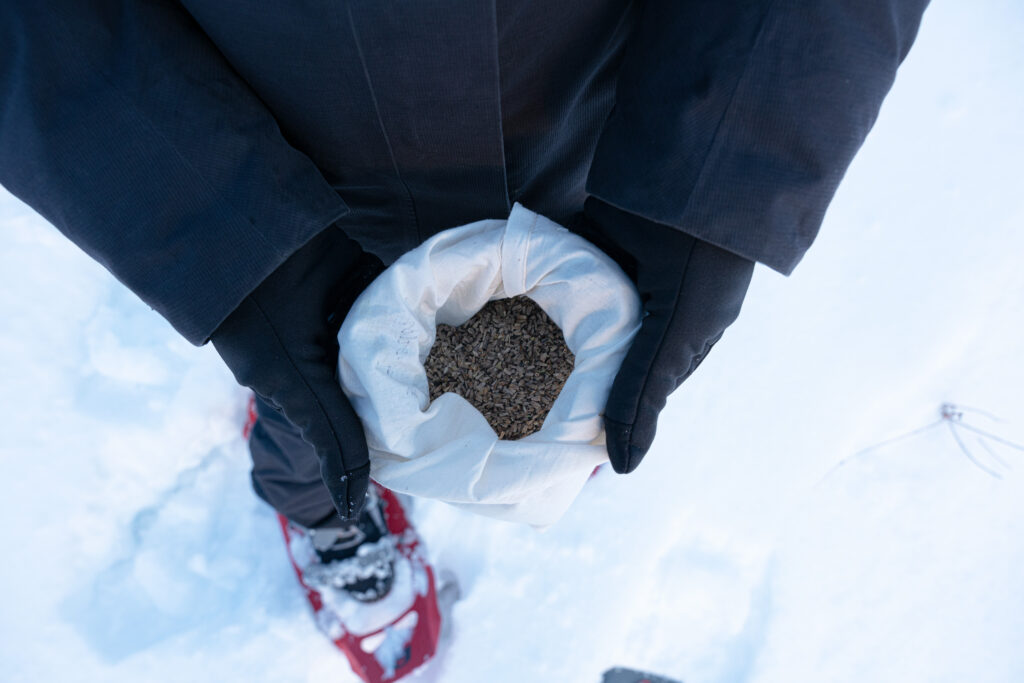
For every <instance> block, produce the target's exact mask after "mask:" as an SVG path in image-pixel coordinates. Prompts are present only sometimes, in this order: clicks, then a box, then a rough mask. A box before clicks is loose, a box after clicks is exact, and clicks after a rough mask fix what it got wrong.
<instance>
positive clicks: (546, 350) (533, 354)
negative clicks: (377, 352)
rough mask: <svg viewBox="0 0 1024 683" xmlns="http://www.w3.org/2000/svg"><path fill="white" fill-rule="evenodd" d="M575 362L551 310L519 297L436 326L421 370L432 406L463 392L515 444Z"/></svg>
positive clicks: (538, 420)
mask: <svg viewBox="0 0 1024 683" xmlns="http://www.w3.org/2000/svg"><path fill="white" fill-rule="evenodd" d="M573 361H574V358H573V354H572V351H570V350H569V348H568V347H567V346H566V345H565V339H564V338H563V337H562V331H561V330H560V329H558V326H557V325H555V323H554V322H552V320H551V318H549V317H548V316H547V313H545V312H544V311H543V310H542V309H541V307H540V306H538V305H537V304H535V303H534V302H533V300H532V299H530V298H529V297H526V296H517V297H513V298H511V299H500V300H498V301H491V302H490V303H488V304H487V305H486V306H484V307H483V308H482V309H480V312H478V313H477V314H476V315H474V316H473V317H472V318H470V319H469V320H467V321H466V322H465V323H463V324H462V325H459V326H458V327H452V326H451V325H438V326H437V339H436V340H435V341H434V346H433V347H431V349H430V355H428V356H427V361H426V363H425V364H424V365H425V366H426V370H427V382H428V384H429V386H430V400H431V401H433V400H434V399H435V398H437V397H438V396H440V395H441V394H443V393H445V392H449V391H450V392H452V393H455V394H459V395H460V396H462V397H463V398H464V399H466V400H467V401H469V402H470V403H471V404H472V405H473V407H474V408H476V409H477V410H479V411H480V413H481V414H482V415H483V416H484V417H485V418H487V422H489V423H490V425H491V427H492V428H493V429H494V431H495V432H497V434H498V438H499V439H506V440H510V441H511V440H515V439H519V438H522V437H524V436H526V435H527V434H533V433H534V432H536V431H538V430H539V429H540V428H541V425H543V424H544V418H545V417H547V414H548V411H550V410H551V406H552V405H553V404H554V402H555V398H557V396H558V394H559V392H561V391H562V385H564V384H565V380H566V379H568V377H569V373H571V372H572V368H573Z"/></svg>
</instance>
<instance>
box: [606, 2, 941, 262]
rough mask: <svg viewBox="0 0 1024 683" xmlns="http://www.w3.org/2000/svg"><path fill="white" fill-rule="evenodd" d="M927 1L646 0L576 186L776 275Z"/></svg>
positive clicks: (868, 118) (821, 208)
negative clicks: (583, 182)
mask: <svg viewBox="0 0 1024 683" xmlns="http://www.w3.org/2000/svg"><path fill="white" fill-rule="evenodd" d="M927 3H928V0H811V1H808V0H646V2H645V3H644V5H643V7H642V10H641V15H640V17H639V18H638V23H637V25H636V27H635V28H634V31H633V33H632V34H631V36H630V40H629V44H628V45H627V48H626V53H625V55H624V57H623V62H622V66H621V70H620V72H619V80H618V85H617V90H616V101H615V106H614V108H613V110H612V112H611V114H610V116H609V118H608V120H607V121H606V123H605V126H604V129H603V131H602V133H601V136H600V138H599V141H598V145H597V149H596V152H595V156H594V159H593V162H592V164H591V168H590V172H589V175H588V179H587V186H586V189H587V192H588V193H590V194H592V195H595V196H596V197H598V198H599V199H602V200H604V201H606V202H608V203H609V204H613V205H615V206H617V207H619V208H621V209H623V210H626V211H629V212H630V213H633V214H636V215H639V216H642V217H644V218H647V219H649V220H652V221H656V222H659V223H663V224H666V225H669V226H673V227H675V228H678V229H680V230H683V231H685V232H687V233H689V234H691V235H693V236H695V237H697V238H699V239H702V240H704V241H706V242H711V243H712V244H715V245H717V246H719V247H722V248H725V249H728V250H730V251H732V252H734V253H736V254H739V255H740V256H744V257H746V258H748V259H750V260H753V261H759V262H761V263H764V264H766V265H768V266H770V267H771V268H774V269H775V270H778V271H780V272H782V273H785V274H789V273H790V272H791V271H792V270H793V268H794V267H795V266H796V264H797V263H798V262H799V261H800V259H801V258H802V256H803V254H804V252H805V251H806V250H807V248H808V247H809V246H810V245H811V242H812V241H813V240H814V238H815V235H816V234H817V232H818V229H819V227H820V225H821V221H822V218H823V217H824V214H825V209H826V208H827V207H828V204H829V202H830V201H831V200H832V196H833V194H834V193H835V190H836V187H837V186H838V184H839V181H840V180H841V179H842V177H843V175H844V174H845V172H846V168H847V167H848V166H849V164H850V161H851V160H852V159H853V156H854V154H855V153H856V152H857V150H858V149H859V148H860V145H861V143H862V142H863V141H864V138H865V137H866V136H867V134H868V131H869V130H870V129H871V126H872V125H873V124H874V121H875V118H876V116H877V114H878V110H879V107H880V106H881V103H882V99H883V98H884V97H885V95H886V93H887V92H888V91H889V88H890V87H891V85H892V82H893V79H894V78H895V75H896V69H897V67H898V66H899V65H900V63H901V62H902V61H903V59H904V57H905V56H906V55H907V52H908V50H909V49H910V46H911V43H912V42H913V40H914V37H915V36H916V34H917V29H918V25H919V23H920V20H921V15H922V14H923V12H924V9H925V7H926V5H927Z"/></svg>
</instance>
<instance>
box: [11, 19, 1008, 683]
mask: <svg viewBox="0 0 1024 683" xmlns="http://www.w3.org/2000/svg"><path fill="white" fill-rule="evenodd" d="M1021 35H1024V7H1021V5H1020V3H1017V2H1014V1H1013V0H995V1H994V2H989V3H982V4H970V3H954V2H951V1H950V0H945V1H943V0H937V2H935V3H934V4H933V6H932V7H931V8H930V9H929V11H928V14H927V15H926V16H925V20H924V24H923V26H922V29H921V35H920V38H919V40H918V43H917V45H916V46H915V48H914V49H913V50H912V52H911V54H910V57H909V58H908V60H907V62H906V64H905V65H904V68H903V69H902V71H901V74H900V76H899V78H898V80H897V83H896V86H895V88H894V89H893V92H892V94H891V96H890V97H889V99H888V100H887V102H886V104H885V106H884V108H883V111H882V114H881V116H880V118H879V121H878V124H877V126H876V128H875V130H874V132H873V133H872V135H871V137H870V138H869V140H868V142H867V144H866V145H865V147H864V148H863V150H862V151H861V153H860V155H859V156H858V158H857V159H856V160H855V162H854V164H853V166H852V167H851V169H850V171H849V173H848V175H847V178H846V180H845V181H844V183H843V185H842V187H841V188H840V191H839V193H838V195H837V197H836V200H835V202H834V203H833V206H832V208H831V209H830V211H829V214H828V216H827V219H826V224H825V226H824V228H823V230H822V234H821V236H820V238H819V240H818V242H817V243H816V245H815V246H814V248H813V249H812V250H811V251H810V253H809V255H808V257H807V258H806V259H805V262H804V263H803V264H801V266H800V267H799V268H798V269H797V271H796V273H795V274H794V275H793V276H792V277H791V278H788V279H786V278H781V277H779V276H778V275H775V274H773V273H771V272H770V271H767V270H764V269H760V270H759V271H758V272H757V273H756V275H755V280H754V282H753V284H752V286H751V291H750V295H749V296H748V299H747V302H746V304H745V309H744V313H743V315H742V316H741V317H740V320H739V321H738V322H737V323H736V324H735V325H734V327H733V328H732V329H731V330H730V331H729V333H728V334H726V336H725V338H724V339H723V341H722V342H721V343H720V344H719V345H718V346H717V347H716V349H715V351H714V353H712V354H711V355H710V357H709V358H708V360H707V361H706V362H705V363H704V365H703V366H702V368H701V369H700V371H699V372H698V373H697V374H696V375H695V376H694V377H693V378H691V379H690V380H689V381H688V382H687V383H686V385H684V387H683V388H682V389H681V390H680V391H679V392H677V393H676V395H674V396H673V397H672V399H671V400H670V403H669V406H668V408H667V409H666V413H665V417H664V418H663V420H662V423H661V431H660V433H659V438H658V440H657V442H656V444H655V447H654V449H653V451H652V452H651V453H650V454H649V456H648V458H647V460H646V461H645V462H644V463H643V464H642V466H641V467H640V468H639V469H638V470H637V471H636V472H635V473H633V474H631V475H629V476H626V477H620V476H618V475H614V474H613V473H610V472H602V473H601V474H600V475H598V476H597V477H596V478H595V479H594V480H592V481H591V482H590V483H589V484H588V485H587V487H586V488H585V489H584V491H583V493H582V494H581V496H580V498H579V499H578V500H577V501H576V503H575V504H574V506H573V507H572V508H571V509H570V510H569V512H568V513H567V515H566V517H565V518H563V519H562V520H561V521H560V522H559V523H558V524H556V525H554V526H553V527H552V528H550V529H549V530H548V531H546V532H544V533H538V532H535V531H533V530H532V529H530V528H528V527H520V526H514V525H510V524H505V523H501V522H497V521H494V520H488V519H486V518H481V517H476V516H472V515H469V514H467V513H463V512H460V511H458V510H456V509H454V508H451V507H446V506H444V505H443V504H438V503H433V502H429V501H418V502H417V504H416V506H415V508H414V511H413V513H412V518H413V520H414V522H415V523H416V524H417V527H418V529H419V531H420V533H421V535H422V536H423V538H424V540H425V542H426V544H427V550H428V552H429V553H430V556H431V558H432V560H433V561H434V562H435V564H436V565H437V566H439V567H445V568H448V569H450V570H452V571H453V572H454V574H455V575H456V576H457V577H458V579H459V581H460V583H461V593H462V596H463V597H462V599H461V600H460V601H459V602H458V603H456V605H455V607H454V611H453V623H452V626H453V637H452V640H451V644H450V646H449V647H448V648H447V649H446V650H445V651H444V653H443V654H441V655H440V656H439V657H438V658H437V660H436V662H435V663H434V664H433V665H431V666H428V667H427V668H426V669H425V670H423V672H422V673H421V674H420V675H418V676H416V680H423V681H431V680H439V681H445V683H460V682H464V681H465V682H468V681H481V680H486V681H493V682H499V683H501V682H505V681H507V682H509V683H512V682H519V681H523V680H531V681H533V680H535V681H572V682H575V681H579V682H581V683H586V682H593V681H598V680H600V672H601V671H602V670H604V669H606V668H609V667H611V666H613V665H617V664H621V665H626V666H631V667H635V668H639V669H644V670H650V671H653V672H659V673H663V674H666V675H673V676H675V677H678V678H682V679H685V680H686V681H687V682H688V683H732V682H737V683H738V682H744V683H769V682H774V681H785V682H787V683H792V682H802V681H837V682H847V681H848V682H850V683H854V682H856V683H860V682H863V681H901V682H904V681H929V682H931V681H964V680H970V681H972V682H989V681H991V682H993V683H996V682H998V683H1005V682H1007V681H1018V680H1024V649H1022V648H1021V647H1020V644H1021V643H1022V642H1024V572H1021V571H1020V567H1021V566H1024V452H1021V451H1019V450H1016V449H1014V448H1013V447H1011V446H1010V445H1007V442H1013V443H1018V444H1020V443H1024V391H1022V390H1021V387H1022V386H1024V363H1022V362H1021V360H1020V356H1021V352H1022V350H1024V349H1022V343H1021V338H1022V334H1024V303H1022V302H1024V268H1021V266H1020V259H1021V254H1024V229H1022V228H1024V181H1022V179H1021V178H1022V176H1021V174H1020V170H1019V158H1020V155H1021V153H1022V152H1024V129H1022V127H1021V126H1020V121H1021V120H1024V52H1022V51H1021V50H1020V46H1019V37H1020V36H1021ZM0 314H2V319H3V326H2V328H0V377H2V378H3V380H2V381H3V385H2V386H3V391H2V392H0V416H2V417H0V420H3V425H2V426H3V430H2V433H3V438H2V440H0V468H2V469H0V472H2V475H3V476H2V477H0V514H2V515H3V518H4V519H5V520H6V521H7V524H6V525H5V527H4V529H3V531H2V532H0V534H2V535H0V545H2V547H3V548H4V555H3V557H4V561H3V562H2V563H0V583H2V585H4V586H5V587H6V591H5V599H4V608H3V610H0V667H2V671H3V674H2V676H0V677H2V678H3V679H4V680H5V681H32V682H36V681H51V680H75V681H104V682H107V681H110V682H117V681H138V680H145V681H179V680H222V681H235V680H249V681H322V680H332V681H339V682H341V681H354V680H355V677H354V676H353V675H352V674H351V672H350V671H349V670H348V666H347V663H346V662H345V660H344V658H343V657H342V656H341V655H339V654H338V653H337V652H336V651H335V650H334V649H333V646H332V645H331V644H330V643H328V642H327V640H326V639H325V638H324V637H323V636H322V635H321V634H320V633H319V631H318V630H317V627H316V624H315V623H314V621H313V619H312V618H311V616H310V614H309V610H308V607H307V605H306V601H305V598H304V597H303V595H302V593H301V591H300V589H299V586H298V584H297V582H296V581H295V578H294V575H293V572H292V568H291V566H290V565H289V564H288V561H287V557H286V554H285V552H284V547H283V543H282V541H281V538H280V530H279V528H278V526H277V523H276V520H275V518H274V516H273V514H272V513H271V512H270V511H269V510H268V509H266V507H265V506H264V505H263V504H262V503H260V502H259V501H258V500H257V499H256V498H255V497H254V495H253V494H252V493H251V491H250V490H249V485H248V463H247V453H246V450H245V447H244V444H243V443H242V442H241V440H240V438H239V436H238V434H239V429H240V425H241V423H242V418H243V408H244V400H245V394H244V392H243V391H241V390H240V389H238V388H237V387H235V386H234V384H233V381H232V380H231V377H230V375H229V373H228V372H227V371H226V370H225V369H224V368H223V367H222V365H221V363H220V361H219V360H218V359H217V357H216V355H215V354H214V352H213V350H212V349H210V348H203V349H194V348H192V347H190V346H189V345H188V344H187V343H185V342H184V341H182V340H180V339H179V338H178V337H177V336H176V335H175V333H174V332H173V331H172V330H171V329H170V328H169V326H168V325H167V324H166V323H165V322H163V321H162V320H161V319H160V318H159V317H157V316H156V315H155V314H154V313H153V312H152V311H150V310H149V309H148V308H147V307H146V306H145V305H143V304H141V303H139V302H138V301H136V300H135V299H134V297H133V296H132V295H131V294H130V293H129V292H127V291H125V290H124V288H123V287H121V286H120V285H119V284H117V283H116V282H115V281H114V280H113V279H111V278H110V276H109V275H107V274H106V272H105V271H103V270H102V268H100V267H99V266H98V265H96V264H95V263H93V262H91V261H90V260H89V259H88V258H87V257H86V256H84V255H83V254H81V253H80V252H79V251H78V250H77V249H76V248H75V247H74V246H73V245H71V244H70V243H68V242H67V241H66V240H64V238H63V237H61V236H60V235H59V234H58V233H57V232H56V231H55V230H53V229H52V228H51V227H49V226H48V225H47V224H46V223H45V222H44V221H43V220H42V219H41V218H39V217H37V216H35V214H33V213H32V212H31V211H30V210H29V209H27V208H26V207H24V206H23V205H22V204H20V203H19V202H18V201H17V200H15V199H14V198H13V197H11V196H10V195H7V194H4V193H0ZM944 402H952V403H955V404H957V405H958V406H961V407H962V417H960V418H959V419H956V418H955V416H954V418H953V419H951V420H941V419H940V414H939V409H940V406H941V405H942V404H943V403H944ZM972 429H980V430H983V431H985V432H987V433H989V434H992V435H995V436H997V437H999V438H1000V439H1003V440H1005V442H1004V441H999V440H996V439H993V438H990V437H983V436H982V435H981V434H979V433H978V432H976V431H972ZM956 436H959V437H960V439H961V441H962V442H963V446H964V448H961V445H960V444H958V442H957V441H956V438H955V437H956ZM897 437H900V438H897ZM879 444H880V445H879ZM965 449H966V452H965ZM968 453H969V454H970V457H968ZM971 458H973V459H974V461H972V459H971ZM975 461H976V462H975Z"/></svg>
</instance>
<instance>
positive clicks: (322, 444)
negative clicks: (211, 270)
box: [211, 226, 383, 519]
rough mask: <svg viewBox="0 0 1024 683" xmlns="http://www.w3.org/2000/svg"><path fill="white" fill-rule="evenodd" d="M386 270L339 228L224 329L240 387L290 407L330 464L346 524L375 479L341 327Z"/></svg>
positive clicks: (222, 348) (325, 473)
mask: <svg viewBox="0 0 1024 683" xmlns="http://www.w3.org/2000/svg"><path fill="white" fill-rule="evenodd" d="M381 270H383V264H381V262H380V260H379V259H378V258H377V257H375V256H371V255H369V254H366V253H365V252H363V250H362V249H360V247H359V245H358V244H356V243H355V242H354V241H352V240H351V239H349V238H348V237H347V236H345V234H344V233H343V232H342V231H341V230H340V229H338V228H337V227H334V226H332V227H329V228H327V229H326V230H324V231H323V232H321V233H320V234H319V235H317V236H316V237H314V238H313V239H312V240H310V241H309V242H308V243H307V244H306V245H305V246H303V247H302V248H301V249H299V250H298V251H296V252H295V253H294V254H293V255H292V256H291V257H289V258H288V260H287V261H285V262H284V263H283V264H281V265H280V266H279V267H278V268H277V270H275V271H274V272H273V273H271V274H270V275H269V276H268V277H267V279H266V280H264V281H263V282H262V283H261V284H260V285H259V286H258V287H257V288H256V289H255V290H253V292H252V293H251V294H250V295H249V296H248V297H246V298H245V299H244V300H243V301H242V303H241V304H240V305H239V306H238V308H236V309H235V310H234V311H233V312H232V313H231V315H229V316H228V317H227V319H226V320H225V321H224V322H223V323H221V325H220V326H219V327H218V328H217V329H216V330H215V331H214V333H213V335H212V337H211V340H212V341H213V345H214V347H216V349H217V353H219V354H220V356H221V358H223V359H224V362H225V363H227V366H228V367H229V368H230V369H231V371H232V372H233V373H234V375H235V379H237V380H238V382H239V384H243V385H245V386H247V387H250V388H251V389H252V390H253V391H255V392H256V393H257V394H259V396H260V397H262V398H263V399H264V400H265V401H266V402H267V403H269V404H270V405H272V406H274V407H275V408H278V409H280V410H281V411H282V412H283V413H284V414H285V416H286V417H287V418H288V420H289V421H290V422H291V423H292V424H293V425H295V427H296V428H298V430H299V432H300V433H301V434H302V438H303V439H305V440H306V441H307V442H309V443H310V444H311V445H312V446H313V448H314V449H315V451H316V455H317V457H318V458H319V459H320V474H321V476H322V477H323V479H324V483H325V484H326V485H327V490H328V491H330V494H331V498H332V500H333V501H334V506H335V507H336V508H337V510H338V513H339V514H340V515H341V517H342V518H343V519H352V518H355V517H358V515H359V512H360V510H361V509H362V507H363V502H364V499H365V497H366V491H367V488H368V487H369V482H370V460H369V457H368V455H367V451H366V437H365V436H364V434H363V427H362V424H361V423H360V422H359V418H358V417H357V416H356V414H355V411H353V410H352V406H351V405H350V404H349V402H348V399H347V398H346V397H345V394H344V393H343V392H342V389H341V385H340V384H339V383H338V380H337V378H336V376H335V375H336V371H337V367H338V339H337V335H338V328H339V327H341V322H342V320H343V319H344V317H345V314H346V313H347V312H348V309H349V307H350V306H351V305H352V302H353V301H355V298H356V297H357V296H358V295H359V293H360V292H361V291H362V290H363V289H364V288H365V287H366V285H367V284H369V283H370V282H371V281H372V280H373V278H375V277H376V276H377V275H378V274H379V273H380V272H381Z"/></svg>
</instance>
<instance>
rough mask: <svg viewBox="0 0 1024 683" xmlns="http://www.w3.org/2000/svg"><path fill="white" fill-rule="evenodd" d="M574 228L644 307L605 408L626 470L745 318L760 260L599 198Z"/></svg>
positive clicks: (612, 442)
mask: <svg viewBox="0 0 1024 683" xmlns="http://www.w3.org/2000/svg"><path fill="white" fill-rule="evenodd" d="M570 227H571V229H572V230H573V231H575V232H577V233H579V234H580V235H582V236H583V237H585V238H587V239H588V240H590V241H591V242H593V243H594V244H595V245H596V246H598V247H600V248H601V249H602V250H604V252H605V253H607V254H608V255H609V256H611V257H612V258H613V259H615V261H617V262H618V264H619V265H620V266H621V267H622V269H623V270H624V271H625V272H626V274H627V275H629V277H630V278H631V279H632V280H633V282H635V283H636V286H637V290H638V291H639V292H640V298H641V301H642V302H643V306H644V313H645V316H644V319H643V323H642V324H641V327H640V331H639V332H638V333H637V336H636V338H635V339H634V340H633V344H632V346H631V347H630V349H629V351H628V352H627V354H626V357H625V359H624V360H623V362H622V367H621V368H620V369H619V373H618V375H616V377H615V381H614V382H613V384H612V388H611V393H610V394H609V395H608V403H607V404H606V407H605V412H604V423H605V432H606V434H607V440H608V442H607V443H608V456H609V458H610V460H611V463H612V467H613V468H614V469H615V471H616V472H619V473H621V474H625V473H627V472H632V471H633V470H634V469H636V467H637V465H639V464H640V461H641V460H642V459H643V457H644V455H646V454H647V451H648V449H650V447H651V443H652V442H653V441H654V433H655V429H656V428H657V425H658V413H660V412H661V409H662V408H664V407H665V400H666V399H667V398H668V395H669V394H671V393H672V392H673V391H675V389H676V388H677V387H678V386H679V385H680V384H682V383H683V381H684V380H685V379H686V378H687V377H689V376H690V374H691V373H692V372H693V371H694V370H696V369H697V366H698V365H700V362H701V361H702V360H704V358H705V356H707V354H708V352H709V351H710V350H711V347H712V346H713V345H714V344H715V342H717V341H718V340H719V339H720V338H721V336H722V333H723V332H724V331H725V328H726V327H728V326H729V325H730V324H731V323H732V322H733V321H734V320H735V319H736V316H738V315H739V312H740V305H741V304H742V303H743V297H744V296H745V295H746V292H747V287H748V285H749V284H750V278H751V275H752V274H753V271H754V262H753V261H748V260H747V259H745V258H743V257H741V256H737V255H735V254H733V253H731V252H729V251H726V250H724V249H720V248H718V247H716V246H714V245H711V244H708V243H707V242H703V241H701V240H699V239H696V238H695V237H692V236H690V235H687V234H686V233H684V232H680V231H679V230H676V229H675V228H671V227H669V226H666V225H661V224H659V223H655V222H652V221H649V220H647V219H645V218H641V217H639V216H636V215H634V214H631V213H628V212H626V211H622V210H620V209H618V208H616V207H614V206H611V205H610V204H607V203H605V202H602V201H601V200H599V199H597V198H595V197H589V198H588V199H587V200H586V202H585V203H584V206H583V213H582V214H580V215H579V216H577V218H576V220H575V221H574V222H573V224H572V225H571V226H570Z"/></svg>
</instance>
